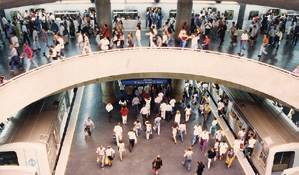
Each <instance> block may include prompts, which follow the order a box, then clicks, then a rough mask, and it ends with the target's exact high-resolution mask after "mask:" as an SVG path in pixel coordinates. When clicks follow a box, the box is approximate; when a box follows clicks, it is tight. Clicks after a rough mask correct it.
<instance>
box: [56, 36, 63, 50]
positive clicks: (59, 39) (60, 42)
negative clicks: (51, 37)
mask: <svg viewBox="0 0 299 175" xmlns="http://www.w3.org/2000/svg"><path fill="white" fill-rule="evenodd" d="M57 41H59V44H60V47H61V49H64V41H63V39H62V38H58V39H57Z"/></svg>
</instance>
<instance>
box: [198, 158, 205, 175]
mask: <svg viewBox="0 0 299 175" xmlns="http://www.w3.org/2000/svg"><path fill="white" fill-rule="evenodd" d="M204 168H205V165H204V164H203V163H202V162H201V161H198V167H197V171H196V175H202V172H203V169H204Z"/></svg>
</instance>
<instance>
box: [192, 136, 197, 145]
mask: <svg viewBox="0 0 299 175" xmlns="http://www.w3.org/2000/svg"><path fill="white" fill-rule="evenodd" d="M197 139H198V135H193V140H192V145H193V144H194V143H195V142H196V140H197Z"/></svg>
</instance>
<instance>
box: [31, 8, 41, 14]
mask: <svg viewBox="0 0 299 175" xmlns="http://www.w3.org/2000/svg"><path fill="white" fill-rule="evenodd" d="M39 11H42V12H44V11H45V9H43V8H32V9H30V12H33V13H37V12H39Z"/></svg>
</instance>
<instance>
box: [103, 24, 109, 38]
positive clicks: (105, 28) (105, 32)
mask: <svg viewBox="0 0 299 175" xmlns="http://www.w3.org/2000/svg"><path fill="white" fill-rule="evenodd" d="M104 35H105V37H106V38H107V39H108V40H110V38H109V30H108V25H107V24H105V25H104Z"/></svg>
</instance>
